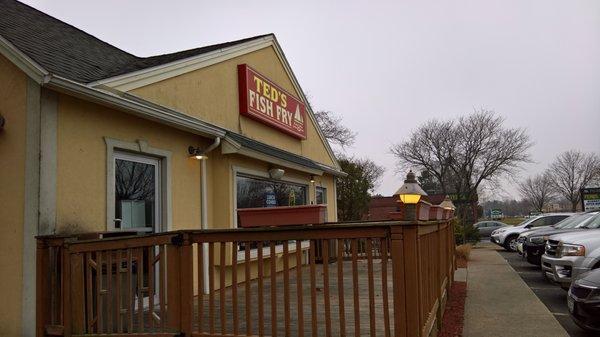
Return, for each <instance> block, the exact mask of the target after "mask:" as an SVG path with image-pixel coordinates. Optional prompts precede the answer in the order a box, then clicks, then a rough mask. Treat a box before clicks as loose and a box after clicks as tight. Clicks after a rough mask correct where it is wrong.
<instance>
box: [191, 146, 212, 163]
mask: <svg viewBox="0 0 600 337" xmlns="http://www.w3.org/2000/svg"><path fill="white" fill-rule="evenodd" d="M188 153H189V154H190V158H194V159H198V160H204V159H208V156H207V155H206V154H205V153H204V151H203V150H202V149H201V148H199V147H193V146H190V147H188Z"/></svg>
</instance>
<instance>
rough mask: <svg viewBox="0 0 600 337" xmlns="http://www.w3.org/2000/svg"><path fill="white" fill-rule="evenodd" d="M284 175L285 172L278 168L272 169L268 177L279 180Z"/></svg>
mask: <svg viewBox="0 0 600 337" xmlns="http://www.w3.org/2000/svg"><path fill="white" fill-rule="evenodd" d="M284 174H285V170H283V169H280V168H272V169H270V170H269V176H270V177H271V179H276V180H279V179H281V178H282V177H283V175H284Z"/></svg>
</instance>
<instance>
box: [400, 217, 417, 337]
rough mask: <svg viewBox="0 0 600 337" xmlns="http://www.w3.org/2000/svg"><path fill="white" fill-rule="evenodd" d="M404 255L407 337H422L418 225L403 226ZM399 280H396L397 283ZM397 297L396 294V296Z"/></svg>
mask: <svg viewBox="0 0 600 337" xmlns="http://www.w3.org/2000/svg"><path fill="white" fill-rule="evenodd" d="M402 236H403V240H402V241H403V245H402V246H403V250H402V254H403V255H404V261H403V262H404V291H403V294H402V295H403V296H404V298H405V305H406V307H405V311H406V336H407V337H418V336H420V335H421V328H422V326H423V324H421V323H422V322H421V317H420V314H419V313H420V310H421V299H420V296H419V294H420V291H419V288H420V284H419V278H420V275H419V242H418V240H419V228H418V226H417V225H406V226H403V235H402ZM397 281H398V279H394V282H397ZM394 296H396V294H394Z"/></svg>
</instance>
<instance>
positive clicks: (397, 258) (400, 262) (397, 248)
mask: <svg viewBox="0 0 600 337" xmlns="http://www.w3.org/2000/svg"><path fill="white" fill-rule="evenodd" d="M390 239H391V240H390V241H391V243H390V255H391V258H392V276H393V280H394V282H393V283H394V287H393V298H394V303H393V304H394V336H395V337H404V336H406V335H407V334H406V333H407V329H406V316H407V313H406V298H405V296H404V289H405V282H404V280H405V279H404V242H403V239H404V235H403V227H402V226H399V225H396V226H391V227H390Z"/></svg>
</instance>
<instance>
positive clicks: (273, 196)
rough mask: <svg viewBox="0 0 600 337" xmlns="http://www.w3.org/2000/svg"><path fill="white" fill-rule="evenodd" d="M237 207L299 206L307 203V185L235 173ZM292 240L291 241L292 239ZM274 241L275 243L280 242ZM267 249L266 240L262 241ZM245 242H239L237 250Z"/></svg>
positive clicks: (253, 244) (243, 245)
mask: <svg viewBox="0 0 600 337" xmlns="http://www.w3.org/2000/svg"><path fill="white" fill-rule="evenodd" d="M235 178H236V191H237V192H236V199H237V205H236V206H237V208H238V209H242V208H260V207H277V206H301V205H306V204H307V193H306V192H307V186H306V185H300V184H295V183H290V182H286V181H280V180H270V179H265V178H257V177H254V176H249V175H243V174H238V175H236V177H235ZM292 242H293V241H292ZM281 243H282V242H281V241H276V244H277V245H279V244H281ZM264 244H265V248H263V249H265V250H266V249H268V244H269V242H268V241H265V242H264ZM257 247H258V245H257V242H252V243H251V245H250V248H252V249H256V248H257ZM244 249H245V244H244V243H243V242H240V243H239V244H238V250H244Z"/></svg>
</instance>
